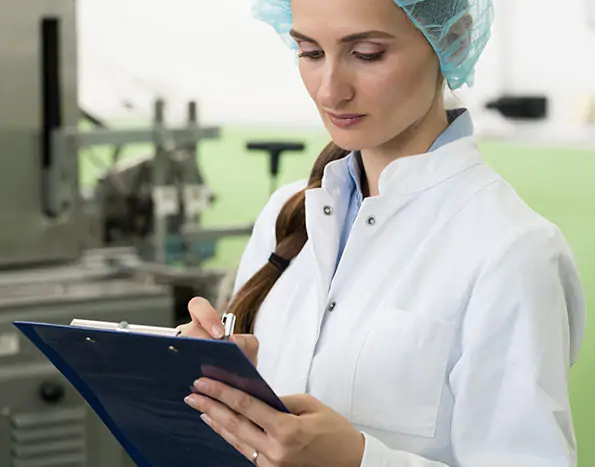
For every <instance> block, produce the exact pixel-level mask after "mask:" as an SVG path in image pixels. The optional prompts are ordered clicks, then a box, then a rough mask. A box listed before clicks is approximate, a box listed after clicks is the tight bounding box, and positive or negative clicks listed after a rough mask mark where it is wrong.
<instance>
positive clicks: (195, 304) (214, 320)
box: [188, 297, 225, 339]
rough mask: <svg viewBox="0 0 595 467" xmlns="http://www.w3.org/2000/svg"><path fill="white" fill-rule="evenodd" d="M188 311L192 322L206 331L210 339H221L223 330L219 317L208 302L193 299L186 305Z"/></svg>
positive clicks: (199, 298) (198, 298)
mask: <svg viewBox="0 0 595 467" xmlns="http://www.w3.org/2000/svg"><path fill="white" fill-rule="evenodd" d="M188 311H189V312H190V316H191V317H192V321H194V322H195V323H196V324H198V325H199V326H200V327H201V328H203V329H204V330H205V331H207V332H208V333H209V334H210V335H211V337H214V338H215V339H220V338H221V337H223V334H224V333H225V329H224V328H223V324H222V323H221V317H220V316H219V313H217V310H215V308H213V307H212V306H211V304H210V303H209V302H208V300H205V299H204V298H202V297H194V298H193V299H192V300H190V302H189V303H188Z"/></svg>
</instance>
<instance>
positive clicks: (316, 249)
mask: <svg viewBox="0 0 595 467" xmlns="http://www.w3.org/2000/svg"><path fill="white" fill-rule="evenodd" d="M348 202H349V196H348V194H343V195H341V193H338V192H337V193H335V194H334V196H333V194H332V192H329V191H328V190H326V189H325V188H317V189H313V190H308V191H307V192H306V228H307V230H308V238H309V241H310V246H311V249H312V252H313V255H314V261H315V264H316V268H315V269H316V274H317V283H318V292H319V293H318V298H319V305H321V307H324V301H325V299H326V296H327V295H328V291H329V289H330V285H331V281H332V278H333V275H334V273H335V266H336V262H337V255H338V253H339V243H340V238H341V229H342V227H343V221H344V219H345V216H346V213H347V207H348Z"/></svg>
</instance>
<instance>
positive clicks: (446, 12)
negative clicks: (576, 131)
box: [252, 0, 494, 90]
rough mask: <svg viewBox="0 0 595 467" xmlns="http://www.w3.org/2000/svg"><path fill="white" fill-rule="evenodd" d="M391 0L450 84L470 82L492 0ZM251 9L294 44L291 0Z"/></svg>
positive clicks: (257, 3) (263, 1)
mask: <svg viewBox="0 0 595 467" xmlns="http://www.w3.org/2000/svg"><path fill="white" fill-rule="evenodd" d="M322 1H324V0H322ZM362 1H365V0H362ZM393 1H394V2H395V3H396V4H397V5H398V6H399V7H400V8H401V9H403V11H405V13H406V14H407V16H409V19H410V21H411V22H412V23H413V24H414V25H415V26H416V27H417V28H418V29H419V30H420V31H421V32H422V33H423V34H424V35H425V36H426V39H427V40H428V42H429V43H430V45H431V46H432V47H433V48H434V50H435V52H436V55H437V56H438V59H439V60H440V68H441V70H442V75H443V76H444V78H445V79H446V81H447V83H448V85H449V86H450V88H451V89H453V90H454V89H457V88H459V87H460V86H462V85H463V84H467V85H468V86H472V85H473V78H474V70H475V64H476V63H477V60H478V59H479V57H480V55H481V53H482V52H483V50H484V48H485V46H486V44H487V42H488V39H489V38H490V30H491V26H492V22H493V19H494V8H493V4H492V0H393ZM252 12H253V14H254V17H255V18H256V19H258V20H262V21H264V22H266V23H268V24H270V25H271V26H272V27H273V28H274V29H275V30H276V31H277V33H278V34H279V35H280V36H281V38H282V39H283V40H284V41H285V43H287V45H289V46H290V47H291V48H293V49H295V48H297V45H296V43H295V41H294V40H293V39H292V38H291V36H290V35H289V31H291V27H292V26H291V22H292V18H291V0H254V5H253V8H252Z"/></svg>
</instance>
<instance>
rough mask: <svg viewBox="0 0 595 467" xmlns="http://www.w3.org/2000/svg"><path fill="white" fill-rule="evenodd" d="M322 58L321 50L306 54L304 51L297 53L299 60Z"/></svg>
mask: <svg viewBox="0 0 595 467" xmlns="http://www.w3.org/2000/svg"><path fill="white" fill-rule="evenodd" d="M323 56H324V52H322V50H314V51H311V52H306V51H305V50H300V52H299V53H298V57H299V58H309V59H310V60H318V59H320V58H322V57H323Z"/></svg>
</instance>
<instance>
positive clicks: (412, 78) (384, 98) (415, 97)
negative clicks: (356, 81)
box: [358, 59, 436, 117]
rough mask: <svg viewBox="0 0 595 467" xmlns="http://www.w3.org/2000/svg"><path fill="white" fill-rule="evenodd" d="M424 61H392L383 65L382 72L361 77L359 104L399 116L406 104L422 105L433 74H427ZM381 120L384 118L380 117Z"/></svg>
mask: <svg viewBox="0 0 595 467" xmlns="http://www.w3.org/2000/svg"><path fill="white" fill-rule="evenodd" d="M428 65H431V63H429V62H428V61H425V62H424V61H421V60H419V61H416V60H411V59H409V60H405V59H401V60H399V59H395V60H393V61H392V62H391V63H387V64H386V67H385V68H384V70H383V72H380V73H375V74H373V75H366V76H362V77H361V79H360V86H358V88H359V94H360V98H361V99H362V101H365V102H366V103H367V104H368V105H370V106H371V109H370V110H369V111H370V112H373V111H374V110H377V111H380V112H381V113H382V112H383V111H386V112H390V113H395V109H400V112H396V114H399V113H402V112H403V111H406V110H407V109H408V108H409V106H410V105H413V104H416V105H420V106H422V107H423V106H424V105H425V102H421V101H422V100H424V97H425V96H427V97H428V98H431V97H432V96H433V90H434V89H435V81H436V80H435V78H434V73H428V71H429V69H431V67H430V68H429V67H428ZM384 117H387V116H386V115H384Z"/></svg>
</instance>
